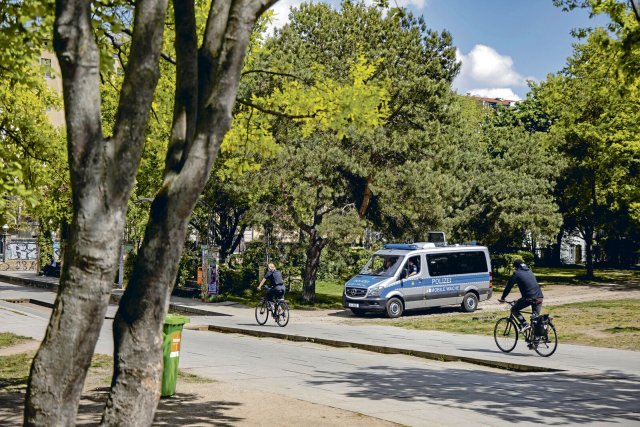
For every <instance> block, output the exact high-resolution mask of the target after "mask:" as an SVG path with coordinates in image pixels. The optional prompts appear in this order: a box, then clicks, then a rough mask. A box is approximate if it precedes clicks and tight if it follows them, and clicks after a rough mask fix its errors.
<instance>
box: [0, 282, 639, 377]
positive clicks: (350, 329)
mask: <svg viewBox="0 0 640 427" xmlns="http://www.w3.org/2000/svg"><path fill="white" fill-rule="evenodd" d="M4 274H5V275H6V274H7V273H4ZM16 276H20V278H21V280H25V279H27V280H31V281H36V280H40V279H39V278H38V276H35V275H34V274H33V273H21V274H20V273H19V274H16ZM0 280H2V274H0ZM47 280H49V281H50V280H51V279H49V278H47ZM13 289H17V288H13ZM0 291H1V292H0V299H4V300H6V299H7V298H8V296H9V297H10V296H11V295H13V294H11V293H10V292H11V289H6V290H2V288H0ZM14 292H17V293H16V294H15V295H19V294H21V293H23V294H24V295H33V294H34V293H35V294H37V295H38V297H37V298H38V299H40V300H44V301H48V302H53V301H54V299H55V294H54V293H53V292H51V291H48V292H47V291H43V290H42V289H39V288H29V287H23V286H21V287H19V290H15V291H14ZM120 292H121V291H114V294H116V295H118V294H119V293H120ZM5 295H8V296H5ZM172 306H173V307H174V308H177V309H182V310H184V311H187V312H188V311H193V312H194V313H198V314H201V313H210V315H208V316H200V315H190V317H191V325H190V326H189V327H193V326H197V325H203V326H208V325H212V326H214V327H215V326H218V327H224V328H228V329H230V330H233V331H237V332H241V331H244V332H246V333H251V334H255V333H260V332H268V333H269V334H270V335H273V334H279V335H280V336H281V337H282V338H288V337H292V336H297V337H304V338H305V339H307V340H314V339H316V338H317V339H325V340H331V341H339V342H343V343H355V344H360V345H362V346H384V347H387V348H397V349H404V350H415V351H417V352H423V353H433V354H441V355H445V356H450V357H452V358H456V357H458V358H462V359H463V360H464V359H467V360H468V359H475V360H478V361H481V362H482V361H484V362H487V363H492V362H495V363H496V364H518V365H523V366H524V367H525V368H526V367H527V366H529V367H537V368H544V369H558V370H562V371H567V372H570V373H573V374H588V375H592V374H597V375H603V374H606V375H610V376H613V377H617V376H621V375H640V351H628V350H614V349H606V348H599V347H588V346H580V345H568V344H564V343H562V331H561V330H560V331H558V335H559V337H560V343H559V345H558V350H557V351H556V353H555V354H554V355H553V356H551V357H549V358H543V357H540V356H538V355H537V354H536V353H535V352H533V351H531V350H528V349H527V347H526V345H525V344H524V343H523V342H518V345H517V347H516V348H515V350H514V351H513V352H511V353H509V354H504V353H502V352H500V351H499V350H498V348H497V347H496V345H495V342H494V341H493V337H491V336H478V335H466V334H453V333H446V332H439V331H419V330H411V329H404V328H398V327H393V326H379V325H369V324H365V323H363V322H355V323H351V324H347V323H345V322H341V323H337V322H322V321H320V322H319V321H317V320H318V318H317V317H308V316H306V315H300V316H297V311H295V310H294V311H292V312H291V320H290V322H289V325H287V326H286V327H285V328H280V327H278V326H277V325H276V324H275V323H274V322H273V320H272V319H269V321H268V322H267V324H266V325H265V326H258V325H257V324H256V322H255V318H254V312H253V309H252V308H245V307H242V306H239V305H229V304H226V303H222V304H205V303H201V302H199V301H198V300H192V299H187V298H179V297H172ZM324 313H326V316H339V315H344V313H343V312H341V311H326V312H324ZM114 314H115V307H111V308H110V309H109V311H108V313H107V317H111V318H112V317H113V315H114Z"/></svg>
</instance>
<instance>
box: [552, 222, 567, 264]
mask: <svg viewBox="0 0 640 427" xmlns="http://www.w3.org/2000/svg"><path fill="white" fill-rule="evenodd" d="M563 237H564V227H560V231H559V232H558V234H557V235H556V245H555V246H554V247H553V251H552V252H551V265H554V266H556V267H559V266H561V265H562V257H561V254H562V238H563Z"/></svg>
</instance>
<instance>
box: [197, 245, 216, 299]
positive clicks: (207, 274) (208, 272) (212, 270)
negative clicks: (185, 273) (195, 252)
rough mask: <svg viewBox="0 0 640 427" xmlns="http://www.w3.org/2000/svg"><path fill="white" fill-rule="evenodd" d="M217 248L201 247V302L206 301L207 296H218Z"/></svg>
mask: <svg viewBox="0 0 640 427" xmlns="http://www.w3.org/2000/svg"><path fill="white" fill-rule="evenodd" d="M219 291H220V289H219V281H218V247H217V246H211V247H209V246H207V245H203V246H202V290H201V296H202V301H203V302H204V301H207V300H208V296H209V295H218V293H219Z"/></svg>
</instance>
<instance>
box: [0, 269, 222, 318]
mask: <svg viewBox="0 0 640 427" xmlns="http://www.w3.org/2000/svg"><path fill="white" fill-rule="evenodd" d="M0 281H2V282H7V283H11V284H13V285H20V286H28V287H31V288H39V289H47V290H50V291H54V292H57V291H58V285H57V284H56V283H52V282H49V281H47V280H38V279H36V278H24V277H18V276H12V275H7V274H2V273H0ZM116 291H120V292H112V293H111V299H110V300H109V304H116V305H117V304H119V303H120V300H121V299H122V292H121V290H120V289H116ZM29 302H31V303H34V304H38V302H37V300H33V299H32V300H30V301H29ZM40 305H43V304H40ZM49 308H51V307H49ZM169 311H171V312H173V313H179V314H191V315H194V316H231V315H230V314H224V313H217V312H214V311H208V310H202V309H199V308H193V307H189V306H185V305H180V304H175V303H170V304H169Z"/></svg>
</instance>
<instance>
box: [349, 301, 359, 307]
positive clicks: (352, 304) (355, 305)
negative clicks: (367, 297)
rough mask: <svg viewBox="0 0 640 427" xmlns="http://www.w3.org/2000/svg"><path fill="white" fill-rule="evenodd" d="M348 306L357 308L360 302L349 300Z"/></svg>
mask: <svg viewBox="0 0 640 427" xmlns="http://www.w3.org/2000/svg"><path fill="white" fill-rule="evenodd" d="M349 307H353V308H358V307H360V304H356V303H355V302H350V303H349Z"/></svg>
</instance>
